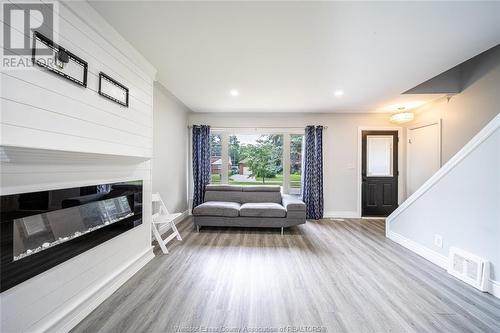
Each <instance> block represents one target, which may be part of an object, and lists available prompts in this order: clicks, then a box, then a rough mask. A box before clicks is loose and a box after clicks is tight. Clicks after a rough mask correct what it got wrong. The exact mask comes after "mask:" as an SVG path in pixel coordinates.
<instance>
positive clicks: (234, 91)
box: [229, 89, 240, 96]
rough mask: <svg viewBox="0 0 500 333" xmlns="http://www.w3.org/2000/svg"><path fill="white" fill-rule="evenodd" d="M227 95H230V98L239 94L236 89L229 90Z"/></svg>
mask: <svg viewBox="0 0 500 333" xmlns="http://www.w3.org/2000/svg"><path fill="white" fill-rule="evenodd" d="M229 94H230V95H231V96H238V95H239V94H240V92H239V91H238V90H237V89H231V90H230V91H229Z"/></svg>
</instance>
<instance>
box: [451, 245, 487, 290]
mask: <svg viewBox="0 0 500 333" xmlns="http://www.w3.org/2000/svg"><path fill="white" fill-rule="evenodd" d="M449 259H450V260H449V265H448V273H450V274H451V275H453V276H455V277H456V278H458V279H460V280H462V281H464V282H466V283H468V284H470V285H471V286H473V287H475V288H477V289H479V290H481V291H487V290H488V282H489V275H490V270H489V268H490V266H489V262H488V261H486V260H485V259H483V258H480V257H478V256H475V255H473V254H471V253H468V252H465V251H463V250H460V249H458V248H456V247H451V248H450V258H449Z"/></svg>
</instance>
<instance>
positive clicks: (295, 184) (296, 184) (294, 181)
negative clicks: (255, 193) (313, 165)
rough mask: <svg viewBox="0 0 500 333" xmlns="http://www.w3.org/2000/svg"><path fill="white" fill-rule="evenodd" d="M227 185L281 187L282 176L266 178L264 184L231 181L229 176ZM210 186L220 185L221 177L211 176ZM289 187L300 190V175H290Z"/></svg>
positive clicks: (258, 180) (258, 181)
mask: <svg viewBox="0 0 500 333" xmlns="http://www.w3.org/2000/svg"><path fill="white" fill-rule="evenodd" d="M229 178H230V179H229V184H232V185H258V184H267V185H283V175H276V177H273V178H266V179H265V181H264V183H262V178H257V179H256V180H257V181H233V180H231V176H230V177H229ZM210 183H211V184H220V183H221V175H217V174H215V175H212V179H211V181H210ZM290 186H291V187H292V188H300V175H299V174H292V175H290Z"/></svg>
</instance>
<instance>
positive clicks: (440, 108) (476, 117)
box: [410, 46, 500, 164]
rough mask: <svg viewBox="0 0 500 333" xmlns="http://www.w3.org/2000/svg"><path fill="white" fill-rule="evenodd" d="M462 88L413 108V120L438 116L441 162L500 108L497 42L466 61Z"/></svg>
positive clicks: (499, 62) (456, 150)
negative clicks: (450, 94)
mask: <svg viewBox="0 0 500 333" xmlns="http://www.w3.org/2000/svg"><path fill="white" fill-rule="evenodd" d="M461 76H462V78H461V80H462V81H461V86H462V89H463V91H462V92H461V93H459V94H457V95H455V96H453V97H452V98H451V99H450V101H449V102H448V101H447V99H446V98H442V99H439V100H436V101H434V102H432V103H429V104H427V105H425V106H423V107H421V108H419V109H417V110H415V113H416V117H415V120H414V121H413V123H410V125H411V124H415V123H419V122H425V121H429V120H435V119H439V118H441V119H442V138H441V141H442V143H441V145H442V161H443V164H444V163H445V162H446V161H448V160H449V159H450V158H451V157H453V155H455V154H456V153H457V152H458V151H459V150H460V149H461V148H462V147H463V146H464V145H465V144H466V143H467V142H469V140H470V139H471V138H472V137H473V136H474V135H476V133H478V132H479V131H480V130H481V129H482V128H483V127H484V126H485V125H486V124H487V123H488V122H489V121H490V120H491V119H493V118H494V117H495V116H496V115H497V114H498V113H499V112H500V94H499V90H500V46H497V47H495V48H493V49H491V50H489V51H487V52H485V53H483V54H481V55H480V56H478V57H476V58H474V59H472V60H470V61H468V62H466V63H465V64H464V66H463V68H462V75H461Z"/></svg>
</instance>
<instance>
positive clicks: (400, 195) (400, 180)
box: [356, 126, 405, 217]
mask: <svg viewBox="0 0 500 333" xmlns="http://www.w3.org/2000/svg"><path fill="white" fill-rule="evenodd" d="M363 131H398V171H399V175H398V205H400V204H401V203H402V202H403V200H404V193H405V192H404V188H403V186H404V185H405V182H404V181H403V179H404V175H403V172H402V171H403V170H405V168H404V167H403V144H402V143H403V141H402V139H403V138H402V136H401V135H402V134H403V128H402V127H399V126H359V127H358V168H357V172H356V176H357V177H358V196H357V199H358V202H357V205H356V215H357V216H358V217H362V215H361V200H362V194H363V193H362V188H361V186H362V181H361V180H362V175H361V163H362V160H363V159H362V156H361V154H362V153H363V152H362V133H363Z"/></svg>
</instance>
